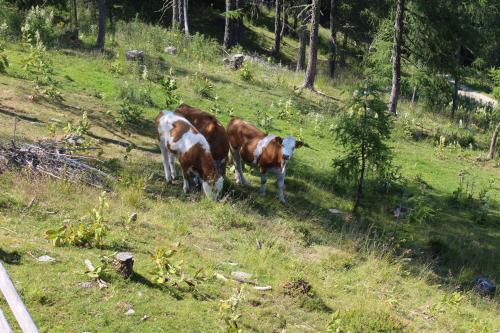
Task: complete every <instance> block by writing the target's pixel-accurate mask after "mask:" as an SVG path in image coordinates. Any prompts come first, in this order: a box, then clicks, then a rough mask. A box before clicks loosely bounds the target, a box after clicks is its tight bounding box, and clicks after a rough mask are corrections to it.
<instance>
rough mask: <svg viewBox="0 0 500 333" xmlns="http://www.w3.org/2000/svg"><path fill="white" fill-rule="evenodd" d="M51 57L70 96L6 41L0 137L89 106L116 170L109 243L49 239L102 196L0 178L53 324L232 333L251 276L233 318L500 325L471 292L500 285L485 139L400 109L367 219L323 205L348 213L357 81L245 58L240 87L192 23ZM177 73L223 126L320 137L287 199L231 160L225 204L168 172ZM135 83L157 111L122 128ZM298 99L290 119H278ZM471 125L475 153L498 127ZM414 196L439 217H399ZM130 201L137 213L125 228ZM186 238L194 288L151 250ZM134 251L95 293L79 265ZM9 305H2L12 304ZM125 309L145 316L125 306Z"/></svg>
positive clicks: (439, 328) (436, 328)
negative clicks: (141, 57)
mask: <svg viewBox="0 0 500 333" xmlns="http://www.w3.org/2000/svg"><path fill="white" fill-rule="evenodd" d="M193 24H194V25H196V22H194V23H193ZM264 27H265V25H263V26H258V27H256V26H251V25H248V24H247V28H248V29H250V30H251V31H252V32H253V34H254V35H255V36H260V38H259V39H257V40H256V41H255V45H258V46H259V47H261V48H262V49H266V48H268V46H267V44H265V43H264V42H262V39H266V38H268V37H266V36H270V34H271V33H270V32H269V31H267V30H266V29H264ZM88 42H90V39H89V40H88ZM169 44H173V45H175V46H176V47H177V48H178V50H179V54H178V55H177V56H170V55H165V54H163V52H162V50H163V48H164V47H165V46H166V45H169ZM295 47H296V42H295V41H293V40H292V39H287V40H286V44H285V47H284V53H285V55H286V56H287V57H290V58H291V57H293V55H294V54H295V53H294V52H295ZM128 49H142V50H145V52H146V54H147V59H146V66H147V76H148V78H149V79H146V80H145V79H144V77H145V75H144V70H143V68H141V67H140V66H138V65H137V64H135V63H132V62H127V61H125V56H124V52H125V50H128ZM254 49H257V48H254ZM49 54H50V58H51V59H52V61H53V65H54V70H55V74H56V79H57V80H58V82H59V89H60V90H61V93H62V96H63V97H64V100H63V101H62V102H57V103H54V102H49V101H46V100H44V99H38V100H32V99H31V98H30V97H29V96H30V95H32V94H33V82H32V81H31V80H30V78H29V76H28V75H27V74H26V73H25V71H24V70H23V68H22V66H23V61H24V59H26V57H27V55H28V53H27V49H26V48H25V47H23V46H21V45H19V44H17V43H12V44H9V45H8V47H7V55H8V57H9V60H10V62H11V66H10V68H9V69H8V75H2V76H0V87H1V89H0V123H1V124H2V125H1V126H0V141H1V142H6V141H7V140H10V139H11V138H12V136H13V132H14V124H15V117H14V115H15V116H17V117H18V119H19V121H18V122H17V124H16V125H15V126H16V137H17V140H22V141H24V140H26V141H32V140H36V139H40V138H44V137H47V136H50V131H48V129H47V128H48V127H51V128H53V129H54V128H55V135H56V136H57V137H61V136H62V135H63V134H64V127H65V126H66V124H67V123H68V122H73V123H74V124H76V123H77V122H78V121H79V120H80V119H81V117H82V115H83V112H87V113H88V118H89V121H90V125H91V128H90V132H89V136H90V137H91V138H93V139H97V140H99V144H100V145H101V146H102V154H101V155H100V158H101V159H103V160H104V161H105V163H104V167H105V169H106V170H107V171H109V172H111V173H112V175H113V177H114V178H115V181H114V182H113V186H112V187H113V191H111V192H110V193H108V194H107V196H106V200H107V202H108V203H109V208H108V209H106V211H105V220H106V224H107V225H108V226H109V232H108V236H107V237H106V238H105V240H104V246H103V247H102V248H99V249H96V248H78V247H72V246H66V247H53V246H52V245H51V244H50V242H48V241H47V240H46V238H45V232H46V230H47V229H53V228H56V227H58V226H61V225H63V224H65V223H66V224H67V223H71V224H75V223H78V221H80V220H82V218H83V219H84V220H85V219H88V217H89V215H90V213H91V211H92V208H94V207H96V206H97V205H98V197H99V195H100V192H101V190H99V189H95V188H91V187H87V186H83V185H78V184H73V183H68V182H64V181H55V180H52V179H46V178H43V177H36V178H33V177H32V176H31V175H30V172H29V171H21V172H15V171H8V172H5V173H3V174H2V175H1V176H0V258H1V259H2V260H3V261H5V263H6V267H7V270H8V271H9V273H10V274H11V276H12V278H13V280H14V281H15V284H16V286H17V288H18V289H19V291H20V292H21V294H22V297H23V299H24V301H25V302H26V305H27V306H28V308H29V310H30V312H31V314H32V315H33V317H34V319H35V321H36V322H37V324H38V325H39V326H40V328H41V330H42V331H44V332H77V331H78V332H80V331H90V332H112V331H114V332H150V331H151V332H155V331H179V332H181V331H182V332H184V331H190V332H213V331H224V330H226V328H227V327H226V325H225V323H224V320H223V319H224V316H225V315H226V316H227V313H228V311H226V312H224V311H223V310H221V304H225V303H221V302H222V301H224V300H229V299H230V298H231V297H232V296H235V295H238V290H239V289H240V288H242V289H243V291H242V294H243V297H242V298H241V300H240V301H239V302H238V307H237V309H235V310H234V312H232V313H231V311H229V315H234V314H240V315H241V317H240V318H239V319H237V323H238V326H239V327H240V328H241V329H242V330H243V331H259V332H275V331H276V332H278V331H283V330H286V331H288V332H327V331H330V332H349V331H350V332H361V331H363V332H406V331H408V332H424V331H427V332H494V331H496V330H498V329H500V322H499V321H498V318H499V317H500V308H499V306H498V300H499V299H498V295H497V296H496V297H495V298H493V299H491V300H490V299H485V298H481V297H479V296H477V295H475V294H474V293H473V292H472V291H470V283H471V281H472V280H473V278H475V277H476V276H487V277H488V278H490V279H491V280H493V281H496V282H499V281H500V275H499V272H500V262H499V261H498V256H499V255H500V244H499V241H498V239H500V238H499V237H500V228H499V227H500V197H499V194H500V188H499V184H498V179H500V171H499V169H498V161H496V162H495V161H493V162H489V163H484V162H479V161H477V160H476V159H475V158H476V157H477V156H481V155H484V151H483V150H480V149H477V150H476V149H463V148H459V147H457V146H447V147H441V148H440V147H439V146H438V147H436V146H435V140H434V139H431V138H428V139H425V138H422V139H421V140H418V141H416V140H414V138H415V135H414V134H416V133H417V134H418V133H420V132H418V129H419V127H418V126H417V125H418V124H424V127H425V128H426V129H430V130H435V129H439V130H441V132H443V133H444V132H446V131H449V130H451V126H450V125H449V124H448V122H447V120H446V119H445V118H443V117H442V116H440V115H435V114H431V113H428V112H426V111H424V110H422V109H421V108H420V107H419V106H418V105H417V106H415V105H410V104H409V103H406V102H403V103H402V112H401V116H400V117H399V118H398V119H397V120H396V124H395V130H394V134H393V138H392V140H391V146H392V147H393V149H394V154H395V162H396V164H397V165H399V166H400V167H401V168H400V181H399V182H398V184H396V185H395V186H394V187H393V188H392V187H391V188H388V189H387V188H385V189H384V190H382V187H381V186H380V184H370V185H371V186H370V187H369V189H371V190H369V191H368V193H367V196H366V205H365V207H364V208H363V210H362V216H363V218H362V220H361V221H359V222H354V221H352V220H351V219H349V216H348V215H347V216H345V217H340V216H337V215H333V214H331V213H330V212H329V211H328V209H331V208H336V209H340V210H342V211H348V210H349V209H350V208H351V200H352V193H353V188H352V186H351V185H349V184H346V183H345V182H344V181H343V180H342V179H339V178H338V176H337V175H336V174H334V173H333V170H332V167H331V163H332V159H333V158H334V157H335V156H337V155H338V154H339V153H340V151H341V147H338V146H336V145H335V143H334V142H333V139H332V130H334V128H335V124H336V123H337V115H338V114H339V112H345V110H343V109H342V107H343V106H344V105H345V101H346V100H347V99H348V98H349V96H350V92H349V89H347V88H349V85H350V82H352V81H353V80H354V79H353V78H351V79H349V80H347V79H346V80H343V82H342V85H335V86H333V85H332V84H331V83H330V82H328V81H327V80H325V79H324V78H322V77H320V78H319V82H318V89H320V90H321V91H322V92H324V93H326V94H327V95H329V96H333V97H335V98H338V99H339V100H338V101H335V100H332V99H327V98H320V97H318V95H316V94H312V93H310V92H307V91H304V92H302V93H301V94H297V93H296V92H295V90H294V88H295V87H297V86H299V85H300V83H301V81H302V74H301V73H295V72H291V71H288V70H287V69H283V68H279V67H267V66H261V65H259V64H257V63H250V64H249V68H248V70H249V71H250V72H251V73H252V75H253V80H251V81H245V80H243V79H242V78H241V74H240V72H234V71H231V70H227V69H224V68H223V66H222V64H221V58H222V56H221V55H220V51H219V48H218V46H217V45H216V43H215V42H213V41H210V40H206V39H204V38H202V37H200V36H197V37H195V39H194V41H193V42H192V44H191V45H188V44H187V43H186V41H185V39H184V38H183V37H182V36H181V35H179V34H176V33H172V32H168V31H165V30H163V29H161V28H158V27H153V26H146V25H143V24H141V23H139V22H132V23H128V24H124V23H120V24H118V27H117V33H116V36H115V40H114V44H112V45H111V44H110V47H109V55H107V56H103V55H101V54H96V53H93V52H91V51H86V50H85V49H81V50H70V49H52V50H49ZM168 73H170V74H168ZM166 74H168V75H171V76H172V77H175V79H176V82H177V85H178V89H177V90H176V94H178V97H179V102H180V101H184V102H186V103H188V104H190V105H193V106H198V107H200V108H202V109H205V110H211V111H212V112H216V113H217V116H218V118H219V119H220V120H221V122H222V123H227V122H228V120H229V118H230V114H234V115H236V116H240V117H243V118H245V119H248V120H250V121H253V122H255V123H258V124H259V126H261V127H262V126H267V128H268V130H269V131H270V132H272V133H276V134H282V135H286V134H292V135H295V136H298V137H301V138H302V139H303V140H305V141H306V142H307V143H308V144H309V145H310V146H312V147H313V148H314V149H307V148H301V149H299V150H297V151H296V154H295V155H294V158H293V161H292V162H291V165H290V169H289V170H290V172H289V174H288V175H287V179H286V193H285V195H286V197H287V201H288V202H287V204H286V205H281V204H279V202H278V200H277V193H276V188H275V186H274V182H273V181H271V182H269V192H268V194H267V196H266V197H261V196H259V195H258V184H259V179H258V177H257V176H256V173H255V172H253V171H250V170H248V171H247V172H246V175H247V176H248V179H249V180H250V182H251V186H250V187H246V188H242V187H238V186H236V184H235V183H234V181H233V176H232V170H228V177H227V181H226V183H225V189H224V198H223V200H222V201H221V202H219V203H212V202H209V201H207V200H206V199H204V198H203V197H202V195H200V193H189V194H187V195H185V194H183V193H182V185H181V182H180V181H177V182H176V183H175V184H174V185H173V186H169V185H167V184H165V182H164V178H163V174H162V170H163V169H162V166H161V159H160V155H159V149H158V148H157V145H156V137H155V129H154V123H153V119H154V117H155V116H156V114H157V112H158V110H160V109H162V108H163V107H164V106H163V105H164V89H163V88H162V86H161V85H160V84H159V83H158V79H155V77H157V76H158V77H163V75H166ZM127 94H128V95H133V96H135V97H134V98H133V100H134V102H133V103H134V104H135V105H137V106H140V107H142V108H143V110H144V119H143V120H142V121H141V122H140V123H139V124H136V125H131V126H119V125H117V123H116V121H115V118H116V115H117V112H118V111H119V110H120V109H121V108H123V105H122V103H123V97H124V96H127ZM148 96H150V98H149V97H148ZM149 99H150V101H148V100H149ZM286 105H288V106H286ZM289 110H292V111H293V115H294V117H293V119H292V120H291V121H286V120H284V119H280V117H279V115H280V113H281V114H282V113H286V112H288V111H289ZM271 118H272V120H271ZM266 119H267V121H264V120H266ZM463 131H464V132H466V133H468V134H471V135H474V137H475V140H476V142H477V146H478V147H479V148H482V147H484V146H485V145H486V142H487V135H488V134H487V133H481V132H479V131H477V130H474V129H464V130H463ZM127 147H132V148H133V149H132V150H131V151H130V152H129V151H128V149H127ZM461 171H463V172H465V176H464V177H465V180H464V184H465V183H467V182H469V184H472V183H473V184H474V188H473V190H472V191H471V195H472V199H471V200H462V199H461V197H460V198H459V199H457V200H455V201H454V200H453V193H454V192H455V191H457V188H458V187H459V183H460V178H459V173H460V172H461ZM495 180H496V183H495ZM481 190H487V197H488V204H489V208H488V211H487V217H486V220H485V221H484V222H482V223H478V222H475V220H476V218H477V214H478V207H479V206H478V204H479V203H478V196H479V192H480V191H481ZM464 191H467V189H466V188H465V185H464ZM466 194H467V193H466ZM411 197H416V198H419V200H421V201H422V202H424V203H425V206H426V207H427V206H428V207H430V208H431V209H432V214H431V215H433V216H432V218H431V217H429V218H427V219H423V220H421V221H420V222H412V221H409V220H407V219H404V220H401V221H397V220H396V219H395V218H394V216H393V215H392V213H391V210H392V209H393V208H394V207H395V206H397V205H399V204H401V203H406V201H408V199H409V198H411ZM417 206H418V205H417ZM133 212H137V213H138V220H137V221H136V222H132V223H129V222H127V221H128V219H129V216H130V215H131V214H132V213H133ZM177 242H180V245H179V248H178V252H177V254H176V255H175V256H174V260H175V261H177V260H181V261H182V264H180V265H181V267H182V270H183V271H184V272H186V274H188V275H191V276H192V275H194V274H195V272H197V271H198V270H200V269H201V270H203V272H204V275H205V276H206V279H205V281H202V282H200V283H199V284H198V285H197V288H196V290H188V289H187V288H185V287H183V288H173V287H165V286H161V285H158V284H156V283H154V280H153V277H154V275H153V273H152V271H153V270H154V262H153V260H152V259H151V258H150V254H149V253H150V252H155V251H156V249H157V248H160V247H163V248H165V249H171V248H173V247H174V244H176V243H177ZM257 244H259V245H257ZM123 250H127V251H131V252H133V253H134V256H135V260H136V263H135V271H136V274H135V275H134V276H133V277H132V278H131V279H130V280H123V279H121V278H120V277H119V276H118V275H117V274H116V273H113V272H112V271H110V272H109V274H108V276H107V277H106V280H107V281H108V283H109V286H108V288H106V289H102V290H100V289H99V288H98V287H97V286H96V285H94V286H93V287H91V288H83V287H82V284H81V282H85V281H90V280H91V278H90V277H89V276H87V275H85V274H83V272H84V271H85V266H84V260H85V259H90V260H91V261H92V262H93V263H94V264H96V265H97V264H98V263H99V258H100V256H103V255H104V256H109V255H112V254H113V253H114V252H116V251H123ZM42 254H48V255H50V256H52V257H54V258H55V259H56V261H55V262H53V263H40V262H37V261H36V260H35V259H34V257H38V256H39V255H42ZM232 271H244V272H248V273H251V274H252V275H253V277H252V278H253V279H255V280H257V282H258V284H259V285H262V286H264V285H269V286H271V287H272V290H271V291H264V292H262V291H256V290H254V289H253V286H252V285H250V284H245V285H243V284H240V283H238V282H235V281H232V280H228V281H223V280H221V279H220V278H216V277H215V275H216V274H219V275H220V274H222V275H224V276H226V277H228V276H230V274H231V272H232ZM304 281H305V282H304ZM307 286H310V289H308V288H307ZM0 307H1V308H2V309H6V304H5V302H4V301H3V300H0ZM130 307H133V309H134V311H135V313H134V314H132V315H126V314H125V313H126V312H127V310H128V309H129V308H130ZM222 308H223V307H222ZM4 312H7V315H8V316H9V315H10V313H8V311H4ZM9 321H10V322H11V323H13V322H14V320H13V318H12V317H9Z"/></svg>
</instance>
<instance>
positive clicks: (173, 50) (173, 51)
mask: <svg viewBox="0 0 500 333" xmlns="http://www.w3.org/2000/svg"><path fill="white" fill-rule="evenodd" d="M163 51H164V52H165V53H166V54H171V55H176V54H177V48H175V47H173V46H167V47H166V48H165V49H164V50H163Z"/></svg>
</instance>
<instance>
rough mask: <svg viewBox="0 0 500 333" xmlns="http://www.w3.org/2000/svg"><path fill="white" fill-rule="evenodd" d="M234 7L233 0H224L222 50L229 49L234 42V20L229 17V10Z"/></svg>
mask: <svg viewBox="0 0 500 333" xmlns="http://www.w3.org/2000/svg"><path fill="white" fill-rule="evenodd" d="M235 9H236V1H235V0H226V26H225V29H224V50H226V51H229V49H231V48H232V47H233V46H234V45H235V44H234V41H235V37H234V35H235V25H236V22H235V21H236V20H235V19H233V18H231V17H230V15H229V14H228V13H229V12H231V11H233V10H235Z"/></svg>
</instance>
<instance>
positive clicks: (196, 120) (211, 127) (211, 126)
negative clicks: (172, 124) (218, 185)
mask: <svg viewBox="0 0 500 333" xmlns="http://www.w3.org/2000/svg"><path fill="white" fill-rule="evenodd" d="M175 112H177V113H180V114H182V115H183V116H184V117H185V118H186V119H187V120H189V122H190V123H191V124H193V126H194V127H196V129H197V130H198V131H200V133H201V134H203V135H204V136H205V138H206V139H207V141H208V144H209V145H210V152H211V153H212V157H213V158H214V160H215V165H216V166H217V169H218V170H219V173H220V174H221V175H223V176H224V175H225V174H226V164H227V154H228V152H229V140H228V137H227V133H226V130H225V128H224V126H222V125H221V123H219V122H218V121H217V119H216V118H215V117H214V116H212V115H211V114H209V113H207V112H204V111H202V110H200V109H197V108H193V107H191V106H189V105H187V104H181V105H179V107H178V108H177V109H176V110H175Z"/></svg>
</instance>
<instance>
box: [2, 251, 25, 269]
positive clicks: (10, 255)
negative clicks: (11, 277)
mask: <svg viewBox="0 0 500 333" xmlns="http://www.w3.org/2000/svg"><path fill="white" fill-rule="evenodd" d="M0 260H2V261H3V262H5V263H7V264H10V265H19V264H20V263H21V255H20V254H19V252H17V251H12V252H7V251H5V250H3V249H2V248H0Z"/></svg>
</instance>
